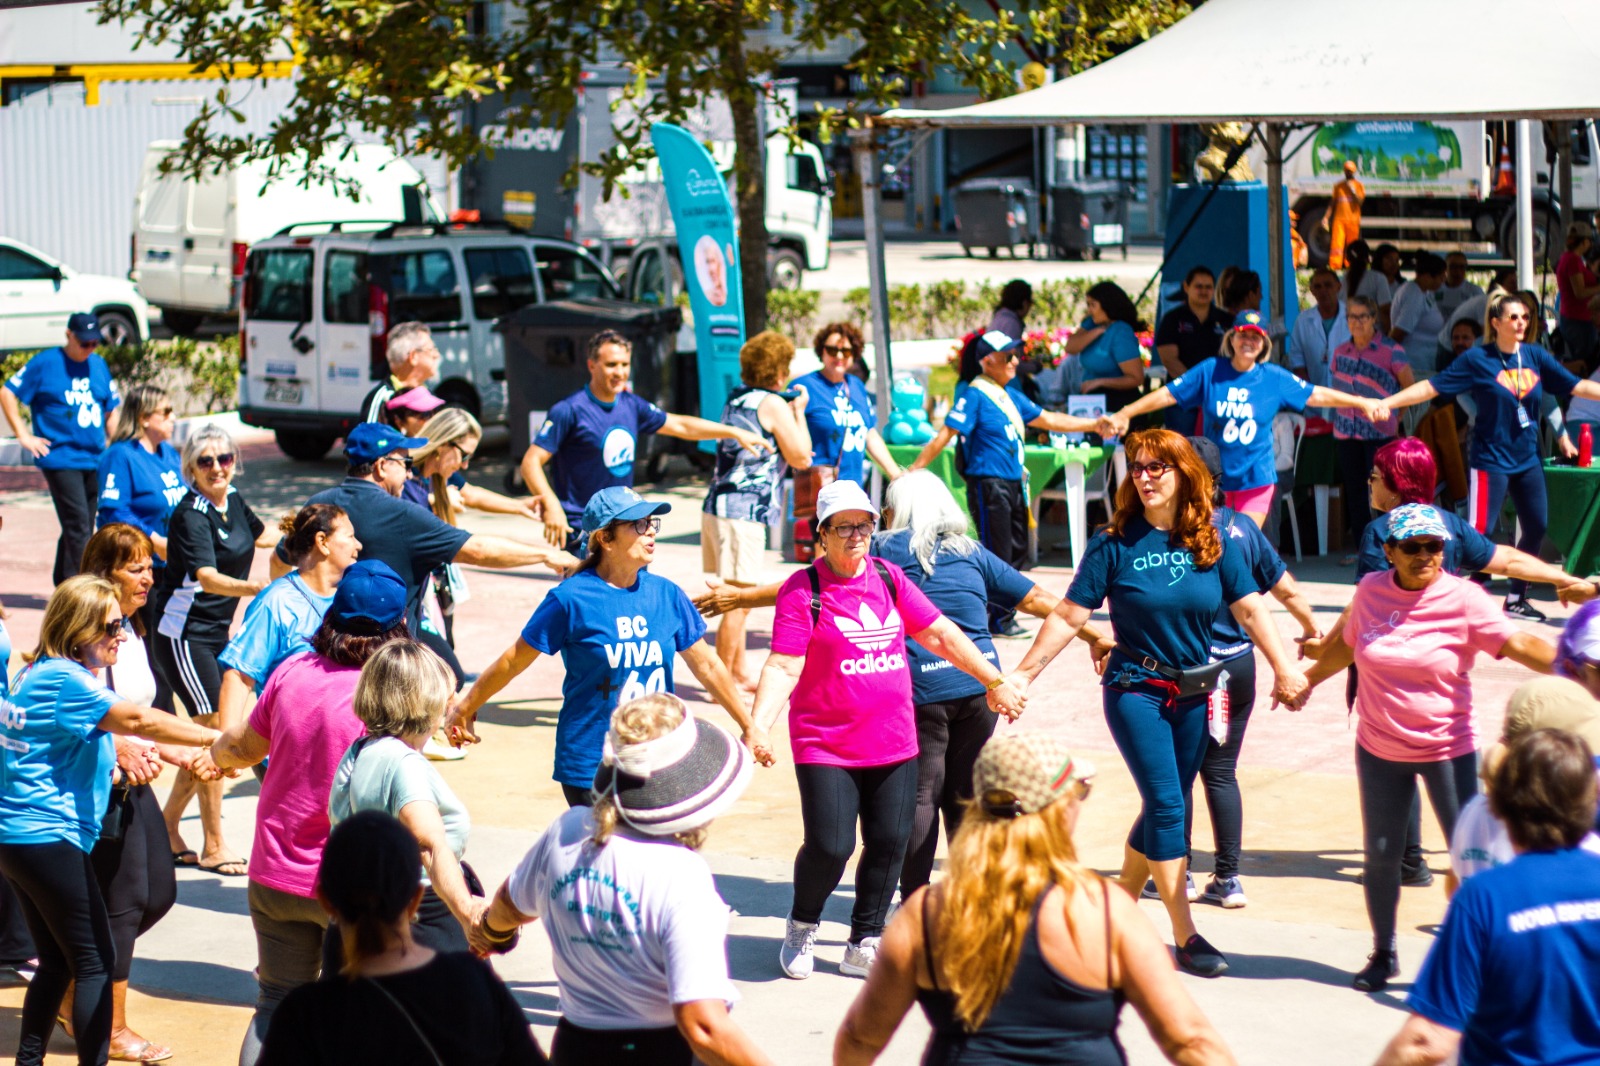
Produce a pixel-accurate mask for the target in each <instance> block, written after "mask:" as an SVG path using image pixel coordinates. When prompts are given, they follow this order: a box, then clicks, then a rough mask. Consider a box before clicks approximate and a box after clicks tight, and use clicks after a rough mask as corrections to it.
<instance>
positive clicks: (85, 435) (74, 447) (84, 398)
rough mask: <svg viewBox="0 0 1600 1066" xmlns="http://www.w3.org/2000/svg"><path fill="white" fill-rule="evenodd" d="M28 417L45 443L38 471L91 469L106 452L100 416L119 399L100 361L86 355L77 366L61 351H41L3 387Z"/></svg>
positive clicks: (76, 363) (104, 418) (105, 368)
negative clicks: (46, 450) (45, 452)
mask: <svg viewBox="0 0 1600 1066" xmlns="http://www.w3.org/2000/svg"><path fill="white" fill-rule="evenodd" d="M5 387H6V388H8V389H10V390H11V392H12V394H13V395H14V396H16V398H17V399H18V401H20V402H21V403H23V404H26V405H27V407H28V413H29V414H30V415H32V417H33V434H34V436H36V437H43V438H44V439H45V440H47V441H49V442H50V454H49V455H47V456H45V457H44V458H43V459H37V460H35V461H34V465H36V466H37V467H38V468H39V469H40V470H93V469H95V467H97V466H98V465H99V464H100V455H101V453H103V452H104V451H105V450H106V415H109V414H110V413H111V412H112V411H115V410H116V409H117V406H118V405H119V404H121V403H122V396H121V394H119V393H118V392H117V383H116V382H115V381H113V380H112V379H111V369H110V368H109V367H107V366H106V361H105V360H104V359H102V358H100V357H99V356H98V355H96V354H95V353H94V352H90V353H89V358H87V359H85V360H84V361H83V362H81V363H80V362H78V361H77V360H76V359H73V358H72V357H71V356H69V355H67V353H66V350H65V349H63V348H46V349H45V350H44V351H42V352H40V353H39V354H38V355H35V356H34V357H33V358H32V359H29V360H28V362H27V365H26V366H24V367H23V368H22V369H21V370H19V371H17V372H16V373H15V374H13V375H11V380H9V381H7V382H6V386H5Z"/></svg>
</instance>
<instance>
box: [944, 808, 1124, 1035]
mask: <svg viewBox="0 0 1600 1066" xmlns="http://www.w3.org/2000/svg"><path fill="white" fill-rule="evenodd" d="M1073 802H1076V800H1074V799H1072V798H1071V797H1070V796H1069V797H1063V798H1062V799H1060V800H1057V801H1056V802H1055V803H1052V804H1050V805H1049V806H1048V807H1046V808H1044V809H1043V810H1042V811H1039V812H1038V813H1037V814H1024V815H1020V816H1018V817H1016V818H997V817H995V816H994V815H992V814H989V813H988V812H987V811H985V810H984V808H983V805H982V804H981V803H978V802H975V801H968V803H967V807H966V814H965V815H964V816H963V818H962V820H961V828H960V829H958V830H956V835H955V836H954V837H953V838H952V839H951V841H950V858H949V862H948V864H947V865H946V874H945V878H944V880H943V881H941V882H940V883H939V885H938V888H937V890H938V892H939V900H940V904H941V905H940V907H939V913H938V917H937V918H936V920H935V923H934V924H935V932H936V935H935V937H934V942H935V943H936V945H937V953H938V964H939V973H940V975H941V976H942V978H943V981H944V984H945V985H946V986H947V987H948V988H949V989H950V994H951V995H952V996H953V997H954V999H955V1015H956V1017H957V1018H958V1019H960V1021H961V1024H962V1025H963V1026H964V1027H965V1028H966V1029H967V1030H968V1031H969V1032H973V1031H976V1030H977V1029H978V1028H979V1027H980V1026H982V1025H983V1023H984V1021H985V1020H986V1019H987V1018H988V1017H989V1012H990V1011H991V1010H993V1009H994V1005H995V1003H996V1002H998V1001H999V999H1000V995H1001V993H1003V992H1004V991H1005V989H1006V986H1007V985H1008V984H1010V983H1011V974H1012V971H1013V970H1015V969H1016V966H1017V956H1018V955H1019V954H1020V952H1021V950H1022V944H1023V941H1024V939H1025V938H1026V937H1027V934H1028V926H1029V925H1030V924H1031V922H1032V921H1033V909H1034V904H1035V903H1036V902H1037V901H1038V899H1039V897H1040V896H1042V895H1043V894H1044V893H1045V892H1047V891H1048V890H1049V889H1050V887H1051V886H1052V885H1061V886H1062V888H1063V889H1064V890H1066V891H1069V892H1075V891H1077V890H1078V889H1079V888H1080V887H1081V886H1083V885H1087V884H1089V883H1091V882H1093V881H1094V880H1096V879H1097V878H1096V875H1095V874H1094V873H1093V872H1091V871H1090V870H1087V869H1085V868H1084V867H1083V865H1082V864H1080V863H1079V862H1078V852H1077V849H1076V848H1075V847H1073V844H1072V832H1071V830H1070V829H1069V828H1068V826H1067V819H1066V818H1065V817H1064V815H1065V813H1066V810H1067V808H1066V807H1064V806H1063V804H1064V803H1073ZM1102 890H1104V886H1102ZM927 935H928V930H926V929H924V930H923V936H924V937H926V936H927Z"/></svg>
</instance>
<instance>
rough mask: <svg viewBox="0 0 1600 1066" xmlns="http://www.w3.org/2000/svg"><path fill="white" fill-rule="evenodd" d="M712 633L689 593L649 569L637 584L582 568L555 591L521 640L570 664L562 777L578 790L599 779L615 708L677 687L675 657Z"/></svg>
mask: <svg viewBox="0 0 1600 1066" xmlns="http://www.w3.org/2000/svg"><path fill="white" fill-rule="evenodd" d="M705 633H706V624H705V621H704V620H703V619H702V618H701V617H700V613H699V612H698V611H696V610H695V609H694V604H693V603H692V602H690V600H689V597H688V596H687V595H685V594H684V591H683V590H682V589H680V588H679V587H678V586H677V585H674V584H673V583H672V582H670V581H668V580H667V579H666V578H664V577H657V576H656V575H655V574H652V573H650V572H649V571H647V570H642V571H640V572H639V579H638V580H637V581H635V582H634V583H633V587H632V588H626V589H619V588H613V587H612V586H611V585H610V584H609V583H607V582H606V580H605V579H604V578H602V577H601V576H600V575H599V574H597V573H595V572H594V571H593V570H582V571H579V572H578V573H576V574H574V575H572V576H571V577H569V578H567V579H566V580H565V581H563V582H561V584H559V585H557V586H556V587H555V588H553V589H551V590H550V592H549V593H548V594H547V595H546V596H545V598H544V600H543V602H541V603H540V604H539V607H538V609H537V610H535V611H534V612H533V617H532V618H530V619H528V624H527V625H526V626H524V627H523V629H522V641H523V643H525V644H527V645H528V647H530V648H533V649H534V650H535V651H538V652H541V653H543V654H545V655H556V654H560V656H561V661H562V663H563V665H564V666H565V667H566V672H567V673H566V678H565V679H564V680H563V681H562V683H561V714H560V717H558V718H557V719H556V768H555V774H554V775H553V776H554V777H555V779H556V780H557V781H559V782H561V783H562V784H563V785H572V786H574V787H576V788H588V787H589V786H590V785H592V784H594V774H595V771H596V770H598V769H599V768H600V747H601V741H603V740H604V739H605V735H606V730H607V729H608V728H610V725H611V712H612V711H614V710H616V709H617V705H618V704H620V703H626V702H627V701H628V700H632V699H638V698H639V697H640V696H645V695H648V694H650V693H652V692H671V691H673V688H672V668H673V665H674V663H673V656H674V655H676V654H677V653H679V652H681V651H684V650H685V649H687V648H689V647H692V646H693V645H694V643H695V642H696V641H698V640H699V639H700V638H701V637H703V636H705Z"/></svg>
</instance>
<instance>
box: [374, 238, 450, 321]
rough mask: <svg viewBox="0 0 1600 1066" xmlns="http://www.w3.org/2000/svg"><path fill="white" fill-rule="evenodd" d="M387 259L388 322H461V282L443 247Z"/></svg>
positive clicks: (392, 256) (448, 254)
mask: <svg viewBox="0 0 1600 1066" xmlns="http://www.w3.org/2000/svg"><path fill="white" fill-rule="evenodd" d="M384 258H385V259H387V260H388V261H389V321H390V323H396V322H459V321H461V282H460V280H459V279H458V278H457V276H456V264H455V262H454V260H452V259H451V258H450V253H449V252H447V251H445V250H443V249H435V250H433V251H428V252H405V253H402V254H399V255H390V256H385V257H384Z"/></svg>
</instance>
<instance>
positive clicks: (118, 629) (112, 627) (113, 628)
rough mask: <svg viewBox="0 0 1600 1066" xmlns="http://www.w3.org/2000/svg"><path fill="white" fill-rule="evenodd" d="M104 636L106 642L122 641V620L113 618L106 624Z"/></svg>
mask: <svg viewBox="0 0 1600 1066" xmlns="http://www.w3.org/2000/svg"><path fill="white" fill-rule="evenodd" d="M105 634H106V639H107V640H121V639H122V619H120V618H113V619H111V620H110V621H109V622H107V623H106V624H105Z"/></svg>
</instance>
